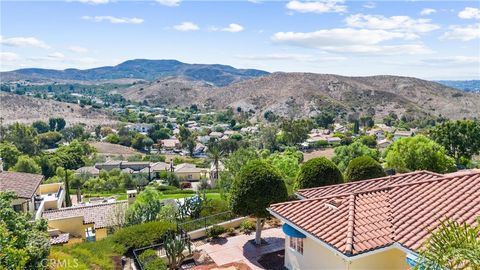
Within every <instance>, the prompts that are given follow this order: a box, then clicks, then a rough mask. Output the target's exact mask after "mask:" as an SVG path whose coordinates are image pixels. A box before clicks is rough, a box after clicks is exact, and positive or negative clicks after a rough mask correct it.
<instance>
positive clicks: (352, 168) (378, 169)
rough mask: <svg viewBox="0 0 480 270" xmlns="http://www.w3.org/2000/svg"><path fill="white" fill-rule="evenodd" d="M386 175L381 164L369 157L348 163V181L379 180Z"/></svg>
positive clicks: (346, 173) (362, 157)
mask: <svg viewBox="0 0 480 270" xmlns="http://www.w3.org/2000/svg"><path fill="white" fill-rule="evenodd" d="M385 175H386V174H385V171H384V170H383V168H382V166H381V165H380V163H378V162H377V161H376V160H374V159H373V158H371V157H369V156H361V157H357V158H354V159H352V160H351V161H350V163H348V166H347V169H346V171H345V177H346V178H347V180H348V181H358V180H364V179H371V178H378V177H383V176H385Z"/></svg>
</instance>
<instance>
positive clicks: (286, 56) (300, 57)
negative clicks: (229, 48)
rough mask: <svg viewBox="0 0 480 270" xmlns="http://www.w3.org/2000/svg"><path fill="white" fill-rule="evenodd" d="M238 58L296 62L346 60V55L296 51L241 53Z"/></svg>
mask: <svg viewBox="0 0 480 270" xmlns="http://www.w3.org/2000/svg"><path fill="white" fill-rule="evenodd" d="M237 58H240V59H244V60H253V61H296V62H313V61H344V60H347V58H346V57H344V56H333V55H332V56H321V57H316V56H313V55H310V54H295V53H273V54H265V55H239V56H237Z"/></svg>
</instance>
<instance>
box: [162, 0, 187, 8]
mask: <svg viewBox="0 0 480 270" xmlns="http://www.w3.org/2000/svg"><path fill="white" fill-rule="evenodd" d="M157 2H158V3H160V4H161V5H164V6H167V7H176V6H178V5H180V2H181V0H157Z"/></svg>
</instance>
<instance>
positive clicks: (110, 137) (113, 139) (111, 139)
mask: <svg viewBox="0 0 480 270" xmlns="http://www.w3.org/2000/svg"><path fill="white" fill-rule="evenodd" d="M105 141H106V142H108V143H113V144H118V143H120V138H119V137H118V135H117V134H115V133H111V134H108V135H107V137H106V138H105Z"/></svg>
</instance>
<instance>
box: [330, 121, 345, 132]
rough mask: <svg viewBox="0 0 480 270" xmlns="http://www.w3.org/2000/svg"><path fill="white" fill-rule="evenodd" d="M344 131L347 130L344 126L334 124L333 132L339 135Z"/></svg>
mask: <svg viewBox="0 0 480 270" xmlns="http://www.w3.org/2000/svg"><path fill="white" fill-rule="evenodd" d="M345 131H347V128H346V127H344V126H342V125H340V124H338V123H335V124H334V125H333V132H341V133H343V132H345Z"/></svg>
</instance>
